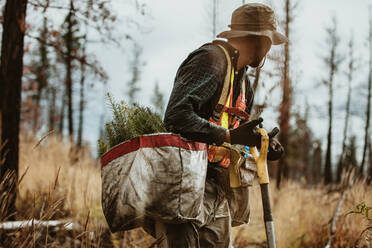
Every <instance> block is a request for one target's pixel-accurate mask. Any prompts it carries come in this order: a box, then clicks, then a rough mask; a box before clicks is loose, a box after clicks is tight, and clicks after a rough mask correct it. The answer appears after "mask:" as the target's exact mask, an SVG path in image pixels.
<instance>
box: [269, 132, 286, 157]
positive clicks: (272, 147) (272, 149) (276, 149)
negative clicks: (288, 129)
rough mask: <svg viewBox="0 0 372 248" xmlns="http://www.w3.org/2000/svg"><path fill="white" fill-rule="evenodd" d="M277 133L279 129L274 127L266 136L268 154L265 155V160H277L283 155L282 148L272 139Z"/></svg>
mask: <svg viewBox="0 0 372 248" xmlns="http://www.w3.org/2000/svg"><path fill="white" fill-rule="evenodd" d="M278 133H279V129H278V128H277V127H275V128H274V129H273V130H271V132H270V133H268V134H267V135H268V136H269V152H268V153H267V160H269V161H275V160H279V159H280V158H281V157H282V156H283V154H284V148H283V146H282V145H281V144H280V143H279V141H278V140H277V139H276V138H274V137H275V136H276V135H277V134H278Z"/></svg>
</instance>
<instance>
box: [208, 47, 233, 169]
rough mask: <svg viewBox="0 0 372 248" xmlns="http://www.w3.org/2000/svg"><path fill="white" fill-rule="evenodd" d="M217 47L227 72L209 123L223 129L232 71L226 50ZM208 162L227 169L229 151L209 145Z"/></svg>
mask: <svg viewBox="0 0 372 248" xmlns="http://www.w3.org/2000/svg"><path fill="white" fill-rule="evenodd" d="M218 46H219V47H220V48H221V49H222V51H223V52H224V53H225V55H226V60H227V69H226V70H227V72H226V76H225V80H224V84H223V88H222V92H221V95H220V99H219V100H218V104H217V107H216V108H215V110H213V114H212V117H211V118H210V119H209V121H210V122H213V123H215V124H217V125H220V126H223V127H225V128H229V115H228V113H226V112H222V110H223V109H224V108H226V107H228V106H231V105H232V95H233V82H234V69H233V68H232V66H231V59H230V56H229V54H228V52H227V51H226V49H225V48H224V47H223V46H221V45H218ZM226 105H228V106H226ZM221 113H222V114H221ZM208 161H209V162H214V163H218V164H219V165H220V166H222V167H225V168H227V167H229V165H230V150H229V149H227V148H225V147H222V146H212V145H210V146H209V147H208Z"/></svg>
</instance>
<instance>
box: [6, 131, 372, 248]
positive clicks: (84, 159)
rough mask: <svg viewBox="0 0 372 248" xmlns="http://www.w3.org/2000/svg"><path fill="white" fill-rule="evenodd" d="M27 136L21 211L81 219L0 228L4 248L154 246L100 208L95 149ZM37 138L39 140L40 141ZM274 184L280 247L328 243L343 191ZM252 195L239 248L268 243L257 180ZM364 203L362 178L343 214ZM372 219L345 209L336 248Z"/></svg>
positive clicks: (370, 198)
mask: <svg viewBox="0 0 372 248" xmlns="http://www.w3.org/2000/svg"><path fill="white" fill-rule="evenodd" d="M21 140H22V142H21V147H20V172H19V175H22V174H23V173H24V172H25V170H26V169H27V168H28V171H27V172H26V174H25V176H24V178H23V179H22V181H21V183H20V185H19V196H18V199H17V209H18V217H17V218H20V219H30V218H35V219H38V220H50V219H63V220H67V221H69V222H72V223H77V224H78V226H76V228H74V229H73V230H67V229H66V228H64V227H56V228H45V227H41V226H38V225H34V226H33V227H31V228H22V229H18V230H12V231H4V230H0V247H149V246H150V245H151V244H152V242H154V239H152V238H151V237H150V236H149V235H147V234H145V232H144V231H143V230H142V229H137V230H133V231H130V232H126V233H118V234H115V235H113V234H110V232H109V231H108V228H107V224H106V221H105V219H104V216H103V213H102V209H101V202H100V197H101V191H100V190H101V179H100V166H99V165H98V163H97V161H96V160H95V159H94V158H92V157H91V156H90V155H89V152H87V151H85V152H80V153H79V154H77V155H75V156H74V159H71V158H70V156H69V154H70V150H71V148H70V146H69V145H66V144H64V143H63V142H61V140H60V139H59V138H57V137H55V136H49V137H47V138H46V139H45V140H44V141H42V142H41V143H40V144H38V140H35V139H33V138H30V137H25V136H22V139H21ZM35 144H38V145H37V146H36V147H35ZM34 147H35V149H34ZM72 160H73V162H71V161H72ZM273 185H275V183H272V184H271V186H272V187H271V196H272V208H273V215H274V221H275V228H276V236H277V245H278V247H324V245H325V243H326V241H327V237H328V234H329V221H330V219H331V217H332V215H333V212H334V208H335V206H336V204H337V201H338V199H339V198H340V194H339V193H337V192H332V193H327V190H328V189H326V188H322V187H305V186H304V185H301V184H300V183H297V182H287V183H286V184H285V185H283V187H282V189H281V190H280V191H278V190H276V189H275V188H274V187H273ZM250 201H251V222H250V224H249V225H245V226H241V227H237V228H234V229H233V236H232V237H233V240H234V246H235V247H265V230H264V223H263V217H262V206H261V195H260V190H259V186H258V185H255V186H253V187H252V190H251V197H250ZM361 202H365V203H366V205H367V206H372V189H371V187H369V188H368V187H366V186H365V184H363V183H361V182H359V183H357V184H356V185H354V186H353V188H352V189H351V190H350V192H349V193H348V195H347V198H346V201H345V202H344V206H343V208H342V214H343V215H345V214H346V213H347V212H349V211H350V210H353V209H355V206H356V205H357V204H359V203H361ZM367 224H368V221H367V220H365V219H364V218H363V217H362V216H361V215H357V214H351V215H348V216H346V217H345V216H342V217H341V218H340V219H339V223H338V229H337V232H336V235H335V239H334V241H333V243H334V246H333V247H353V246H354V244H355V242H356V240H358V238H359V235H360V233H361V232H362V231H363V230H364V229H365V228H366V226H367ZM368 235H371V234H369V233H368V232H366V233H365V234H364V235H363V236H362V238H361V239H360V241H361V243H360V244H361V246H360V247H363V245H366V242H368V241H366V239H367V237H368ZM371 236H372V235H371Z"/></svg>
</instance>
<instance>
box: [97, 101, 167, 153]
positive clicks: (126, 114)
mask: <svg viewBox="0 0 372 248" xmlns="http://www.w3.org/2000/svg"><path fill="white" fill-rule="evenodd" d="M107 98H108V100H109V104H110V107H111V110H112V114H113V120H112V121H109V122H107V123H106V124H105V134H104V137H103V139H99V140H98V155H99V156H102V155H103V154H104V153H105V152H107V151H108V150H109V149H110V148H112V147H114V146H116V145H118V144H120V143H122V142H124V141H127V140H130V139H132V138H134V137H138V136H141V135H144V134H151V133H162V132H167V129H166V128H165V125H164V122H163V120H162V119H161V117H160V115H159V114H157V113H154V112H152V111H151V109H150V108H148V107H143V106H140V105H138V104H131V105H127V104H125V103H124V102H120V103H117V102H116V101H115V100H114V99H113V97H112V96H111V95H110V94H107Z"/></svg>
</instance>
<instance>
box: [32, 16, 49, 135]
mask: <svg viewBox="0 0 372 248" xmlns="http://www.w3.org/2000/svg"><path fill="white" fill-rule="evenodd" d="M47 36H48V27H47V18H46V17H44V19H43V28H42V29H41V31H40V38H39V56H40V62H39V63H38V66H37V72H36V75H37V77H36V81H37V92H36V97H35V98H36V99H35V104H36V108H35V110H34V120H33V132H34V133H36V132H37V130H38V129H39V118H40V100H41V96H42V94H43V91H44V89H45V88H46V87H47V85H48V78H49V73H48V68H49V61H48V50H47V45H46V43H45V41H46V40H47Z"/></svg>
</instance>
